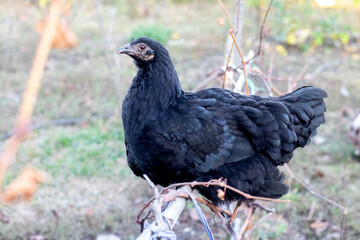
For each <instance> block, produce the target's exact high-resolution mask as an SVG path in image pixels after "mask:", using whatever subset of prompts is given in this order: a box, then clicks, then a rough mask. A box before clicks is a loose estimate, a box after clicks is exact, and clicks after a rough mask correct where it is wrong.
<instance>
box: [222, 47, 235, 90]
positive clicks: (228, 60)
mask: <svg viewBox="0 0 360 240" xmlns="http://www.w3.org/2000/svg"><path fill="white" fill-rule="evenodd" d="M233 48H234V42H233V43H232V44H231V48H230V51H229V57H228V59H227V62H226V66H225V71H224V78H223V85H222V88H225V84H226V72H227V71H228V68H229V63H230V59H231V54H232V51H233Z"/></svg>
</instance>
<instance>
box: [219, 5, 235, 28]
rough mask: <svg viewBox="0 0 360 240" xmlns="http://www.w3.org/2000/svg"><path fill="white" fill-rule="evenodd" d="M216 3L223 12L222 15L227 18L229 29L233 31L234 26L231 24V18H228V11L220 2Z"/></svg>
mask: <svg viewBox="0 0 360 240" xmlns="http://www.w3.org/2000/svg"><path fill="white" fill-rule="evenodd" d="M216 1H217V3H218V4H219V5H220V7H221V9H222V10H223V12H224V14H225V15H226V17H227V20H228V22H229V25H230V28H231V29H233V28H234V26H233V24H232V21H231V18H230V13H229V12H228V10H227V9H226V7H225V6H224V4H223V3H222V2H221V0H216Z"/></svg>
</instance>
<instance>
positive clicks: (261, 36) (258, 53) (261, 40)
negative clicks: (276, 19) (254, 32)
mask: <svg viewBox="0 0 360 240" xmlns="http://www.w3.org/2000/svg"><path fill="white" fill-rule="evenodd" d="M272 3H273V0H270V3H269V6H268V8H267V9H266V13H265V17H264V20H263V22H262V24H261V28H260V42H259V47H258V50H257V52H256V53H255V55H254V56H253V57H252V58H250V59H249V60H247V61H246V63H249V62H251V60H253V59H254V58H255V57H257V56H259V55H260V53H261V50H262V42H263V38H264V26H265V23H266V19H267V16H268V15H269V12H270V8H271V5H272Z"/></svg>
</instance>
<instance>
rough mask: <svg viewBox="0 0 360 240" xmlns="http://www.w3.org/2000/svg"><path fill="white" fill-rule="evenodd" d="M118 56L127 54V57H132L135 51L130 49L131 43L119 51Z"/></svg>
mask: <svg viewBox="0 0 360 240" xmlns="http://www.w3.org/2000/svg"><path fill="white" fill-rule="evenodd" d="M117 53H118V54H127V55H129V54H130V55H131V54H132V53H134V52H133V49H132V48H131V47H130V43H128V44H126V45H125V46H123V47H121V48H119V49H118V50H117Z"/></svg>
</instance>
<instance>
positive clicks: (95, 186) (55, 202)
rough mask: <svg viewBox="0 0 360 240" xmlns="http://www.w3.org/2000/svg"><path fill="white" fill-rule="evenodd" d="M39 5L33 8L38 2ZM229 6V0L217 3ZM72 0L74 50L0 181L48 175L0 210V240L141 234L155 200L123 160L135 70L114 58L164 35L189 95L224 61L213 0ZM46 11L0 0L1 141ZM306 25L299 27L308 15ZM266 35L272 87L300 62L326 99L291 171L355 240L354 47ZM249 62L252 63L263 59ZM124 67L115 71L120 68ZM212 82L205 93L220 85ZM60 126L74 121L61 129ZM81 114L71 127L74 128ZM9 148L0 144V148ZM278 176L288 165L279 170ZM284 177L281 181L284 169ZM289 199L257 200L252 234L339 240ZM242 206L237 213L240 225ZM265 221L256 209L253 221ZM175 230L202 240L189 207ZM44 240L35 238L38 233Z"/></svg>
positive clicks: (300, 197) (49, 76)
mask: <svg viewBox="0 0 360 240" xmlns="http://www.w3.org/2000/svg"><path fill="white" fill-rule="evenodd" d="M35 2H36V1H35ZM224 2H225V5H226V6H227V7H228V8H231V7H232V1H224ZM129 3H130V1H125V0H123V1H116V3H113V2H111V1H76V2H73V6H72V11H71V13H70V15H69V16H68V17H67V19H68V22H69V25H70V26H71V27H72V28H73V30H74V32H75V33H76V35H77V37H78V39H79V46H78V47H76V48H74V49H71V50H68V51H61V50H53V51H52V52H51V54H50V57H49V59H48V61H47V64H46V70H45V73H44V78H43V82H42V86H41V91H40V93H39V97H38V101H37V103H36V107H35V112H34V116H33V119H32V122H33V124H34V125H37V126H39V125H42V126H41V127H39V128H37V129H36V130H34V132H33V134H32V135H31V136H29V137H28V138H26V139H25V140H24V142H23V144H22V147H21V149H20V151H19V152H18V154H17V155H16V159H15V160H14V163H13V164H12V165H11V167H10V169H9V170H8V172H7V174H6V179H5V185H7V184H8V183H9V182H11V180H12V179H14V178H15V177H16V176H17V174H18V173H19V171H20V170H21V169H22V168H23V167H24V166H25V165H27V164H31V165H33V166H35V167H37V168H39V169H41V170H43V171H46V172H47V173H48V174H49V175H50V176H51V179H49V180H48V181H47V182H46V183H45V184H43V185H41V187H40V188H39V190H38V191H37V192H36V194H35V196H34V198H33V200H32V201H31V202H29V203H17V204H0V211H1V212H2V213H3V215H4V216H0V239H4V240H5V239H6V240H7V239H9V240H12V239H83V240H88V239H89V240H90V239H96V237H97V236H98V235H99V234H101V233H112V234H115V235H117V236H119V237H120V238H121V239H122V240H125V239H128V240H131V239H135V238H136V237H137V236H138V234H139V230H140V228H139V226H138V225H137V224H136V222H135V221H136V216H137V214H138V212H139V211H140V209H141V208H142V207H143V206H144V202H146V201H147V200H149V199H150V198H151V197H152V195H153V194H152V191H151V190H150V188H149V186H148V185H147V183H146V182H145V181H143V180H142V179H139V178H136V177H135V176H134V175H133V174H132V172H131V171H130V169H129V168H128V166H127V163H126V156H125V152H124V143H123V141H124V136H123V131H122V126H121V119H120V115H119V105H120V103H121V100H122V98H123V97H124V95H125V93H126V90H127V88H128V86H129V84H130V82H131V80H132V78H133V76H134V74H135V71H136V69H135V67H134V66H133V63H132V61H131V59H129V58H126V57H119V56H117V55H116V54H115V52H116V50H117V48H118V47H120V46H122V45H124V44H125V43H126V42H127V41H128V40H129V36H130V34H131V32H132V31H133V30H134V29H136V28H138V26H142V25H151V24H152V25H157V26H161V27H164V26H166V28H169V29H171V30H172V36H171V39H170V41H169V42H168V43H167V47H168V49H169V52H170V54H171V56H172V59H173V61H174V64H175V66H176V68H177V71H178V74H179V78H180V81H181V84H182V86H183V88H184V89H185V90H189V91H190V90H192V89H194V88H195V87H196V86H198V85H199V83H200V82H201V81H202V80H203V79H205V78H206V76H207V74H208V73H210V72H211V71H213V70H214V69H217V68H219V67H220V66H222V65H223V63H224V61H225V60H224V55H225V52H224V49H225V42H226V37H227V31H228V26H219V25H218V24H217V21H218V20H217V19H218V17H222V16H223V13H222V11H221V8H220V7H219V6H218V5H217V4H216V1H214V2H211V1H205V0H203V1H199V2H198V1H196V2H195V1H194V2H192V1H138V2H137V3H133V4H129ZM46 11H47V10H46V7H45V8H41V7H39V6H38V5H37V3H35V4H30V3H25V2H23V1H2V2H1V3H0V81H1V88H0V107H1V110H2V117H1V118H0V137H1V139H2V138H4V137H5V136H6V134H7V133H9V132H11V129H12V126H13V124H14V121H15V119H16V114H17V111H18V107H19V104H20V101H21V95H22V92H23V90H24V87H25V84H26V79H27V76H28V72H29V70H30V68H31V64H32V58H33V56H34V52H35V49H36V45H37V42H38V40H39V35H38V34H37V33H36V31H35V29H34V24H35V23H36V21H38V20H39V19H41V18H43V17H44V15H45V14H46ZM245 16H246V17H245V23H244V38H243V48H244V52H248V51H249V50H250V49H252V50H254V51H255V50H256V48H257V45H258V41H257V39H258V32H259V27H258V21H255V20H253V19H255V18H257V12H256V8H254V7H251V6H247V12H246V15H245ZM304 21H305V20H304ZM279 44H282V43H279V42H276V41H275V40H274V39H273V38H272V37H267V38H266V39H265V45H264V51H265V52H264V63H263V69H264V70H266V72H267V71H268V70H269V67H270V65H271V59H273V61H272V76H275V77H281V78H284V79H285V80H286V81H280V80H279V81H277V80H276V79H274V80H273V81H274V82H273V83H274V85H275V86H276V87H277V88H278V89H279V90H280V91H283V92H284V91H286V89H287V86H288V81H287V79H289V78H292V79H295V78H296V77H297V76H298V75H299V73H300V72H301V71H302V69H304V66H305V65H307V68H306V71H305V73H304V74H303V75H302V77H301V79H300V81H299V83H298V86H303V85H315V86H319V87H322V88H323V89H325V90H326V91H327V92H328V93H329V98H328V99H327V100H326V103H327V109H328V111H327V113H326V119H327V122H326V124H324V125H323V126H322V127H321V128H320V129H319V131H318V135H317V136H316V137H315V138H314V139H313V141H312V144H311V145H309V146H307V147H306V148H304V149H299V150H297V151H296V152H295V157H294V158H293V160H292V161H291V163H290V165H289V166H290V167H291V169H292V170H293V172H294V173H295V174H296V175H297V176H298V177H299V178H300V179H303V180H304V182H305V183H307V184H309V185H311V187H312V188H313V189H314V190H316V191H317V192H318V193H320V194H322V195H324V196H326V197H328V198H330V199H332V200H333V201H335V202H338V203H340V204H342V205H344V206H346V208H348V212H349V214H348V216H347V217H346V225H345V226H346V227H345V239H350V240H352V239H354V240H355V239H360V226H359V222H360V205H359V204H358V203H359V201H360V191H359V190H358V188H359V186H360V180H359V179H360V161H359V158H357V157H355V156H354V155H353V151H354V147H353V146H352V144H351V142H350V140H349V137H348V132H349V127H350V123H351V121H352V119H353V118H354V116H355V114H356V113H357V111H358V110H359V107H360V95H359V94H358V93H359V91H360V82H359V79H360V57H359V53H358V52H349V51H348V50H346V49H345V48H342V47H337V48H335V47H334V46H322V47H318V48H316V49H315V50H314V52H313V53H312V52H311V51H301V50H300V49H299V48H297V47H290V46H287V45H285V44H284V46H285V47H286V51H287V52H286V54H285V55H284V54H283V52H281V51H277V50H276V49H277V48H276V47H277V46H278V45H279ZM255 64H257V65H260V58H258V59H256V61H255ZM116 66H120V67H116ZM220 84H221V82H220V80H219V81H213V82H210V83H209V84H208V86H220ZM59 119H66V120H69V121H70V122H71V121H73V124H71V125H65V126H63V125H58V124H55V123H54V120H59ZM76 119H78V120H79V121H75V120H76ZM4 147H5V141H4V140H1V142H0V150H3V149H4ZM283 171H284V172H286V170H285V169H283ZM287 175H288V174H287ZM286 181H287V183H288V184H289V185H290V187H291V190H290V192H289V194H287V195H286V196H284V197H283V199H290V200H291V203H264V205H265V206H267V207H269V208H274V209H275V210H276V213H274V214H273V215H271V216H269V217H267V218H266V219H263V220H261V221H262V222H261V223H260V224H259V225H258V226H257V227H256V229H255V230H254V231H253V233H252V235H251V238H250V239H339V237H340V224H341V217H342V211H341V210H340V209H338V208H336V207H334V206H332V205H330V204H327V203H325V202H324V201H322V200H320V199H318V198H316V197H314V196H312V195H311V194H310V193H309V191H307V190H306V189H304V188H303V187H302V186H301V185H299V184H297V183H296V182H294V181H292V180H291V179H290V178H287V180H286ZM203 210H204V212H205V215H206V217H207V220H208V222H209V224H210V227H211V229H212V232H213V234H214V237H215V239H230V235H229V233H228V231H227V230H226V228H225V227H224V226H223V223H222V222H221V220H220V219H218V218H217V217H215V216H214V214H213V213H211V212H210V211H209V210H208V209H206V208H205V207H203ZM246 211H247V209H246V208H244V209H240V212H239V214H238V216H239V217H238V220H237V221H238V224H240V225H241V224H242V223H243V221H244V219H245V213H246ZM264 215H265V213H264V212H262V211H257V212H255V214H254V216H253V224H254V225H255V224H256V222H258V221H259V220H260V219H261V218H262V217H263V216H264ZM174 231H175V232H176V233H177V236H178V239H207V236H206V233H205V231H204V229H203V226H202V224H201V222H200V221H199V217H198V216H197V214H196V211H195V210H194V207H193V205H192V203H188V205H187V207H186V209H185V211H184V212H183V214H182V216H181V218H180V220H179V222H178V224H177V225H176V227H175V229H174ZM41 237H42V238H41Z"/></svg>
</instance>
